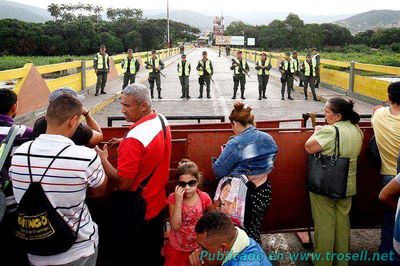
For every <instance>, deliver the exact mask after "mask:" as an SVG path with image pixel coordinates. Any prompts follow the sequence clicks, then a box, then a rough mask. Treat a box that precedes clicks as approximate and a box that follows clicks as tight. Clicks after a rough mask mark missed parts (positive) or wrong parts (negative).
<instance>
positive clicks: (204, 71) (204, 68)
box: [199, 62, 214, 83]
mask: <svg viewBox="0 0 400 266" xmlns="http://www.w3.org/2000/svg"><path fill="white" fill-rule="evenodd" d="M204 64H205V63H204ZM199 65H200V67H201V68H202V69H203V73H205V74H208V75H209V76H210V80H211V81H212V83H214V80H213V78H212V75H211V74H210V73H208V71H207V70H206V67H205V66H203V65H202V64H201V63H200V62H199Z"/></svg>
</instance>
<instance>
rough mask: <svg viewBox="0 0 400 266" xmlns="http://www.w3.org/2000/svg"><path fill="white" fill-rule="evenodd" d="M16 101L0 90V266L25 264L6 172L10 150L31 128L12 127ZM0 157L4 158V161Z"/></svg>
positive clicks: (12, 197)
mask: <svg viewBox="0 0 400 266" xmlns="http://www.w3.org/2000/svg"><path fill="white" fill-rule="evenodd" d="M17 101H18V97H17V94H16V93H15V92H14V91H13V90H10V89H0V102H1V104H0V143H1V142H3V141H4V142H5V141H6V140H7V143H4V144H3V148H6V149H4V150H3V149H1V152H0V161H1V165H0V170H1V171H0V194H2V198H4V199H5V200H4V201H3V203H0V204H3V205H2V206H0V209H3V210H4V211H5V213H4V216H3V219H0V265H18V266H22V265H26V264H27V263H28V262H27V258H26V255H25V254H23V253H22V252H21V249H20V248H19V247H18V245H17V243H16V241H15V239H14V237H13V232H14V221H15V210H16V207H17V203H16V201H15V198H14V194H13V191H12V185H11V181H10V178H9V175H8V170H9V168H10V165H11V154H12V150H13V149H15V148H16V147H18V146H19V145H21V144H22V143H23V142H26V141H27V140H29V138H30V136H31V134H32V129H31V128H29V127H26V126H23V125H20V126H17V125H15V123H14V120H13V118H14V117H15V116H16V114H17V107H18V106H17ZM11 136H12V137H11ZM3 156H4V157H3ZM1 158H4V161H3V160H2V159H1Z"/></svg>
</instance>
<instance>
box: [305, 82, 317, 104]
mask: <svg viewBox="0 0 400 266" xmlns="http://www.w3.org/2000/svg"><path fill="white" fill-rule="evenodd" d="M308 85H310V88H311V93H312V95H313V97H314V100H315V99H317V95H316V94H315V77H312V76H308V77H307V76H304V97H305V98H307V93H308V92H307V88H308Z"/></svg>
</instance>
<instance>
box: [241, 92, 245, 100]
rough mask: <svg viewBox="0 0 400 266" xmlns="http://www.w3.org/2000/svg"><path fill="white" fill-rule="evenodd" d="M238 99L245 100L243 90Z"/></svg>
mask: <svg viewBox="0 0 400 266" xmlns="http://www.w3.org/2000/svg"><path fill="white" fill-rule="evenodd" d="M240 94H241V95H240V98H241V99H242V100H246V98H245V97H244V90H240Z"/></svg>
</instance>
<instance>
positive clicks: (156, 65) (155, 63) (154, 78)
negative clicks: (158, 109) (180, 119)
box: [146, 50, 164, 99]
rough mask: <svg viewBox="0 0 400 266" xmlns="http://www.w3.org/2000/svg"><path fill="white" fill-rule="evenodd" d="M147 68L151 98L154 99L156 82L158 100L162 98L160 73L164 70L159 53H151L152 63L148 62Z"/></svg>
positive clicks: (154, 51)
mask: <svg viewBox="0 0 400 266" xmlns="http://www.w3.org/2000/svg"><path fill="white" fill-rule="evenodd" d="M146 68H147V69H148V70H149V83H150V92H151V98H154V82H155V83H156V85H157V92H158V99H162V97H161V77H160V76H161V75H160V71H161V70H162V69H164V63H163V61H161V59H160V58H158V57H157V51H156V50H153V51H151V58H150V62H146Z"/></svg>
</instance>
